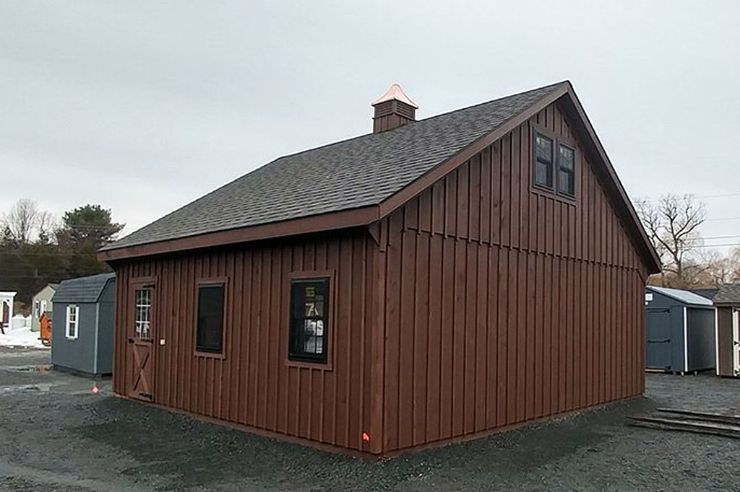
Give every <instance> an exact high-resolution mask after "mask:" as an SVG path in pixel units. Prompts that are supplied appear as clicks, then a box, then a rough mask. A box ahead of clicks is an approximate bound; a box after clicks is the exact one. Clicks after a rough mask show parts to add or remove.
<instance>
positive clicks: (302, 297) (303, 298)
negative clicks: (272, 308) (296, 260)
mask: <svg viewBox="0 0 740 492" xmlns="http://www.w3.org/2000/svg"><path fill="white" fill-rule="evenodd" d="M328 313H329V278H310V279H296V280H293V281H292V282H291V285H290V336H289V339H290V340H289V352H288V358H289V359H291V360H297V361H306V362H319V363H324V362H326V361H327V353H328V352H327V351H328V348H329V347H328V342H329V315H328Z"/></svg>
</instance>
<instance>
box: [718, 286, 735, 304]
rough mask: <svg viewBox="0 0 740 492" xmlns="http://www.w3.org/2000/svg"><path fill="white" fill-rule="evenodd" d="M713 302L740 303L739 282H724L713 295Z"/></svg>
mask: <svg viewBox="0 0 740 492" xmlns="http://www.w3.org/2000/svg"><path fill="white" fill-rule="evenodd" d="M714 303H715V304H740V284H724V285H723V286H722V287H720V289H719V292H717V295H716V296H714Z"/></svg>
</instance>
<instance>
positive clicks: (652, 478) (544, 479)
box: [0, 348, 740, 491]
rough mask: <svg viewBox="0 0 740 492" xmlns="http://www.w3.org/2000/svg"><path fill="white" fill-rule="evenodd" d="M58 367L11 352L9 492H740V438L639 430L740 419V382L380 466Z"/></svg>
mask: <svg viewBox="0 0 740 492" xmlns="http://www.w3.org/2000/svg"><path fill="white" fill-rule="evenodd" d="M48 358H49V355H48V351H28V350H17V349H16V350H10V349H2V348H0V489H2V490H39V491H47V490H48V491H52V490H54V491H78V490H214V489H216V490H311V491H320V490H379V489H380V490H412V491H414V490H419V491H421V490H429V489H435V490H437V489H438V490H481V489H484V490H512V489H514V490H636V489H642V490H645V489H647V490H695V491H696V490H740V468H738V467H737V466H736V465H735V464H734V462H735V461H737V458H738V457H740V440H733V439H728V438H722V437H715V436H703V435H696V434H688V433H677V432H666V431H657V430H649V429H641V428H636V427H630V426H628V425H626V417H627V416H629V415H635V414H641V413H645V412H649V411H651V410H652V409H654V408H655V407H656V406H668V405H671V406H674V407H681V408H691V409H705V410H713V411H722V412H732V413H738V414H740V380H728V379H719V378H715V377H713V376H709V375H706V376H704V375H702V376H685V377H681V376H668V375H648V376H647V395H646V398H641V399H637V400H632V401H629V402H621V403H616V404H613V405H609V406H606V407H602V408H599V409H597V410H594V411H590V412H585V413H583V414H580V415H577V416H574V417H570V418H567V419H562V420H559V421H556V422H549V423H546V424H536V425H530V426H526V427H523V428H520V429H517V430H514V431H511V432H507V433H502V434H498V435H495V436H491V437H488V438H484V439H479V440H476V441H471V442H468V443H463V444H456V445H451V446H448V447H444V448H438V449H433V450H428V451H423V452H419V453H415V454H411V455H405V456H401V457H399V458H395V459H390V460H385V461H379V462H373V461H368V460H363V459H358V458H350V457H346V456H341V455H334V454H328V453H323V452H319V451H316V450H313V449H308V448H304V447H302V446H299V445H296V444H289V443H283V442H278V441H274V440H271V439H267V438H263V437H258V436H252V435H249V434H247V433H244V432H240V431H237V430H233V429H230V428H227V427H222V426H218V425H214V424H209V423H205V422H201V421H199V420H196V419H192V418H189V417H187V416H184V415H180V414H176V413H171V412H167V411H164V410H159V409H157V408H153V407H150V406H146V405H143V404H137V403H134V402H130V401H127V400H122V399H119V398H115V397H113V396H112V395H111V394H110V386H109V383H108V382H106V381H103V382H97V384H98V385H99V387H100V388H101V392H100V393H99V394H97V395H95V394H92V393H91V392H90V388H91V387H92V385H93V384H94V382H93V381H92V380H89V379H84V378H79V377H75V376H71V375H67V374H59V373H56V372H54V371H51V372H48V371H44V368H45V366H46V365H48ZM29 367H30V368H32V369H31V370H29ZM733 457H734V458H733Z"/></svg>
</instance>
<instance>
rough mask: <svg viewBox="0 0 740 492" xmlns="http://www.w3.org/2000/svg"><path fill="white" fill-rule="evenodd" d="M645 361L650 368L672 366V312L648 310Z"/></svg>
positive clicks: (667, 310)
mask: <svg viewBox="0 0 740 492" xmlns="http://www.w3.org/2000/svg"><path fill="white" fill-rule="evenodd" d="M646 351H647V353H646V356H645V363H646V365H647V367H649V368H650V369H670V368H671V312H670V310H669V309H648V310H647V345H646Z"/></svg>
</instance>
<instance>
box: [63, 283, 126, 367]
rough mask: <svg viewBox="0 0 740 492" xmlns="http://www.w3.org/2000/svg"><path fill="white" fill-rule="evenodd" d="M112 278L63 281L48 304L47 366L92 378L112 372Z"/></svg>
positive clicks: (113, 296) (113, 285)
mask: <svg viewBox="0 0 740 492" xmlns="http://www.w3.org/2000/svg"><path fill="white" fill-rule="evenodd" d="M115 283H116V279H115V274H113V273H101V274H99V275H92V276H90V277H81V278H74V279H70V280H64V281H63V282H62V283H60V284H59V287H58V288H57V291H56V293H55V294H54V297H53V298H52V302H53V303H54V310H53V314H52V316H53V322H52V346H51V363H52V364H53V366H54V368H55V369H61V370H69V371H72V372H79V373H83V374H89V375H94V376H104V375H109V374H111V372H112V370H113V319H114V311H115V291H116V288H115Z"/></svg>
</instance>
